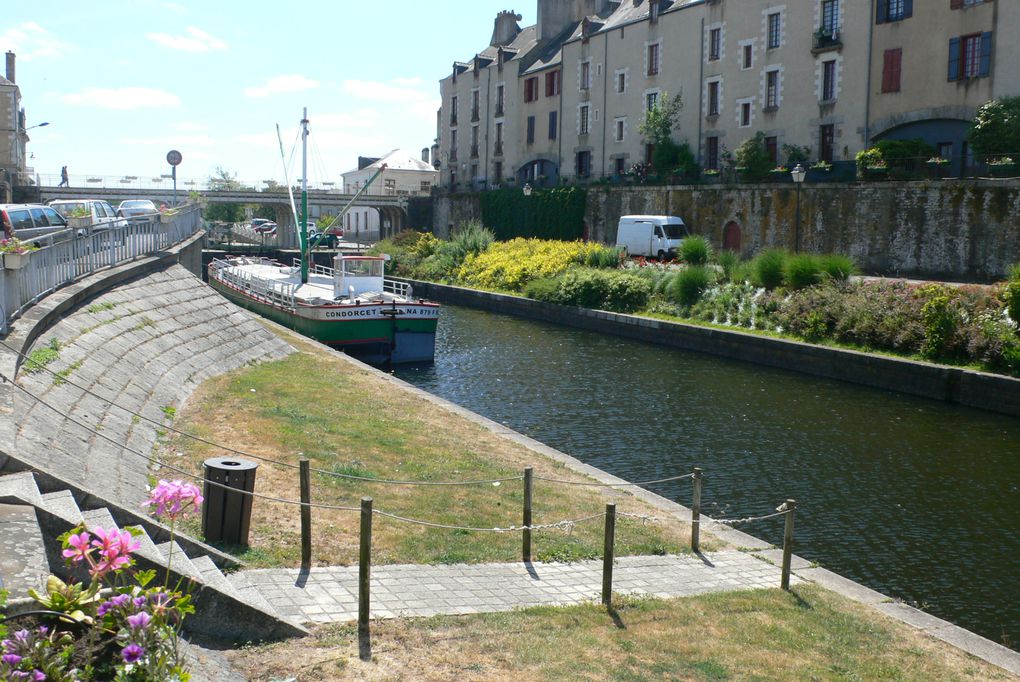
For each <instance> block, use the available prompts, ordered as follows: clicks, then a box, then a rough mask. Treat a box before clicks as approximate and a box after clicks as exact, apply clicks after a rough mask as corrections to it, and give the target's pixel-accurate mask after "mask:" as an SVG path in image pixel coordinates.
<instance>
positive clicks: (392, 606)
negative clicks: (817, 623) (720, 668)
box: [241, 551, 798, 623]
mask: <svg viewBox="0 0 1020 682" xmlns="http://www.w3.org/2000/svg"><path fill="white" fill-rule="evenodd" d="M241 576H242V578H243V579H247V580H248V581H250V582H251V584H252V585H254V586H255V587H256V588H257V589H258V590H259V592H260V593H261V595H262V596H263V597H265V598H266V599H267V600H268V601H269V603H270V604H272V605H273V606H274V607H275V608H276V609H277V610H278V611H279V612H280V613H281V614H282V615H284V616H288V617H291V618H294V619H296V620H298V621H300V622H302V623H332V622H346V621H351V620H356V619H357V617H358V567H357V566H350V567H337V568H313V569H312V570H311V571H310V572H309V573H304V574H303V573H302V572H301V571H299V570H298V569H279V570H278V569H256V570H251V571H244V572H243V573H242V574H241ZM779 578H780V570H779V568H778V567H776V566H773V565H772V564H769V563H767V562H765V561H762V560H761V559H756V558H755V557H753V556H750V555H749V554H745V553H743V552H737V551H729V552H717V553H713V554H705V555H702V556H701V557H698V556H691V555H684V556H654V557H646V556H645V557H621V558H619V559H617V561H616V563H615V565H614V569H613V591H614V592H616V593H618V594H634V595H651V596H657V597H683V596H690V595H695V594H705V593H708V592H724V591H729V590H747V589H763V588H771V587H779ZM792 581H793V582H798V579H797V578H796V577H793V578H792ZM371 591H372V617H373V618H396V617H403V616H435V615H438V614H448V615H458V614H466V613H488V612H494V611H509V610H512V609H516V608H524V607H528V606H538V605H562V604H579V603H581V602H584V601H598V600H599V599H600V598H601V594H602V562H601V561H582V562H577V563H572V564H544V563H533V564H524V563H514V564H472V565H465V564H460V565H452V566H417V565H403V566H376V567H373V568H372V586H371Z"/></svg>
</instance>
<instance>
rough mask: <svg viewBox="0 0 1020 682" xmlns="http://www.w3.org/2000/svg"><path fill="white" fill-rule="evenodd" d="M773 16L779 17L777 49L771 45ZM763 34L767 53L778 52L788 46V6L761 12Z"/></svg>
mask: <svg viewBox="0 0 1020 682" xmlns="http://www.w3.org/2000/svg"><path fill="white" fill-rule="evenodd" d="M773 14H778V15H779V44H778V45H776V46H775V47H772V46H771V45H770V44H769V17H770V16H771V15H773ZM761 34H762V45H763V46H764V47H765V51H766V52H768V51H769V50H778V49H780V48H782V47H783V46H784V45H786V5H773V6H771V7H766V8H765V9H763V10H762V11H761Z"/></svg>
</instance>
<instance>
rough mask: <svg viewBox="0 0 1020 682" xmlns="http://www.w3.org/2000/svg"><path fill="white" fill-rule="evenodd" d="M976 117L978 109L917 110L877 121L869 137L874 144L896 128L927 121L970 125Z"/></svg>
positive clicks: (948, 107)
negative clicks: (955, 122)
mask: <svg viewBox="0 0 1020 682" xmlns="http://www.w3.org/2000/svg"><path fill="white" fill-rule="evenodd" d="M976 115H977V108H976V107H962V106H945V107H932V108H929V109H915V110H914V111H906V112H902V113H898V114H894V115H892V116H885V117H883V118H879V119H876V120H875V122H874V123H872V124H871V125H870V126H869V133H870V136H869V137H870V139H871V141H872V142H874V141H875V140H881V139H882V138H884V137H886V136H888V135H889V134H890V133H891V132H892V131H893V130H895V129H896V128H901V127H904V126H909V125H910V124H914V123H922V122H927V121H962V122H965V123H968V124H969V123H970V122H971V121H973V120H974V117H975V116H976Z"/></svg>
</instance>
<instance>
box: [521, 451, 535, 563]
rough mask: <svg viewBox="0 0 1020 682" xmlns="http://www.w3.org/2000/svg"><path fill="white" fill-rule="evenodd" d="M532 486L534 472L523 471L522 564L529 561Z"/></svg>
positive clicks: (528, 469)
mask: <svg viewBox="0 0 1020 682" xmlns="http://www.w3.org/2000/svg"><path fill="white" fill-rule="evenodd" d="M533 484H534V470H533V469H532V468H531V467H528V468H527V469H525V470H524V532H523V533H522V534H521V537H522V540H521V543H522V547H521V555H522V557H523V559H522V560H523V561H524V562H528V561H531V557H532V556H533V554H532V553H531V492H532V485H533Z"/></svg>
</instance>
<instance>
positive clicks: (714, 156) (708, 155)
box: [705, 137, 719, 170]
mask: <svg viewBox="0 0 1020 682" xmlns="http://www.w3.org/2000/svg"><path fill="white" fill-rule="evenodd" d="M705 168H706V169H707V170H719V138H718V137H709V138H707V139H706V140H705Z"/></svg>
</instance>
